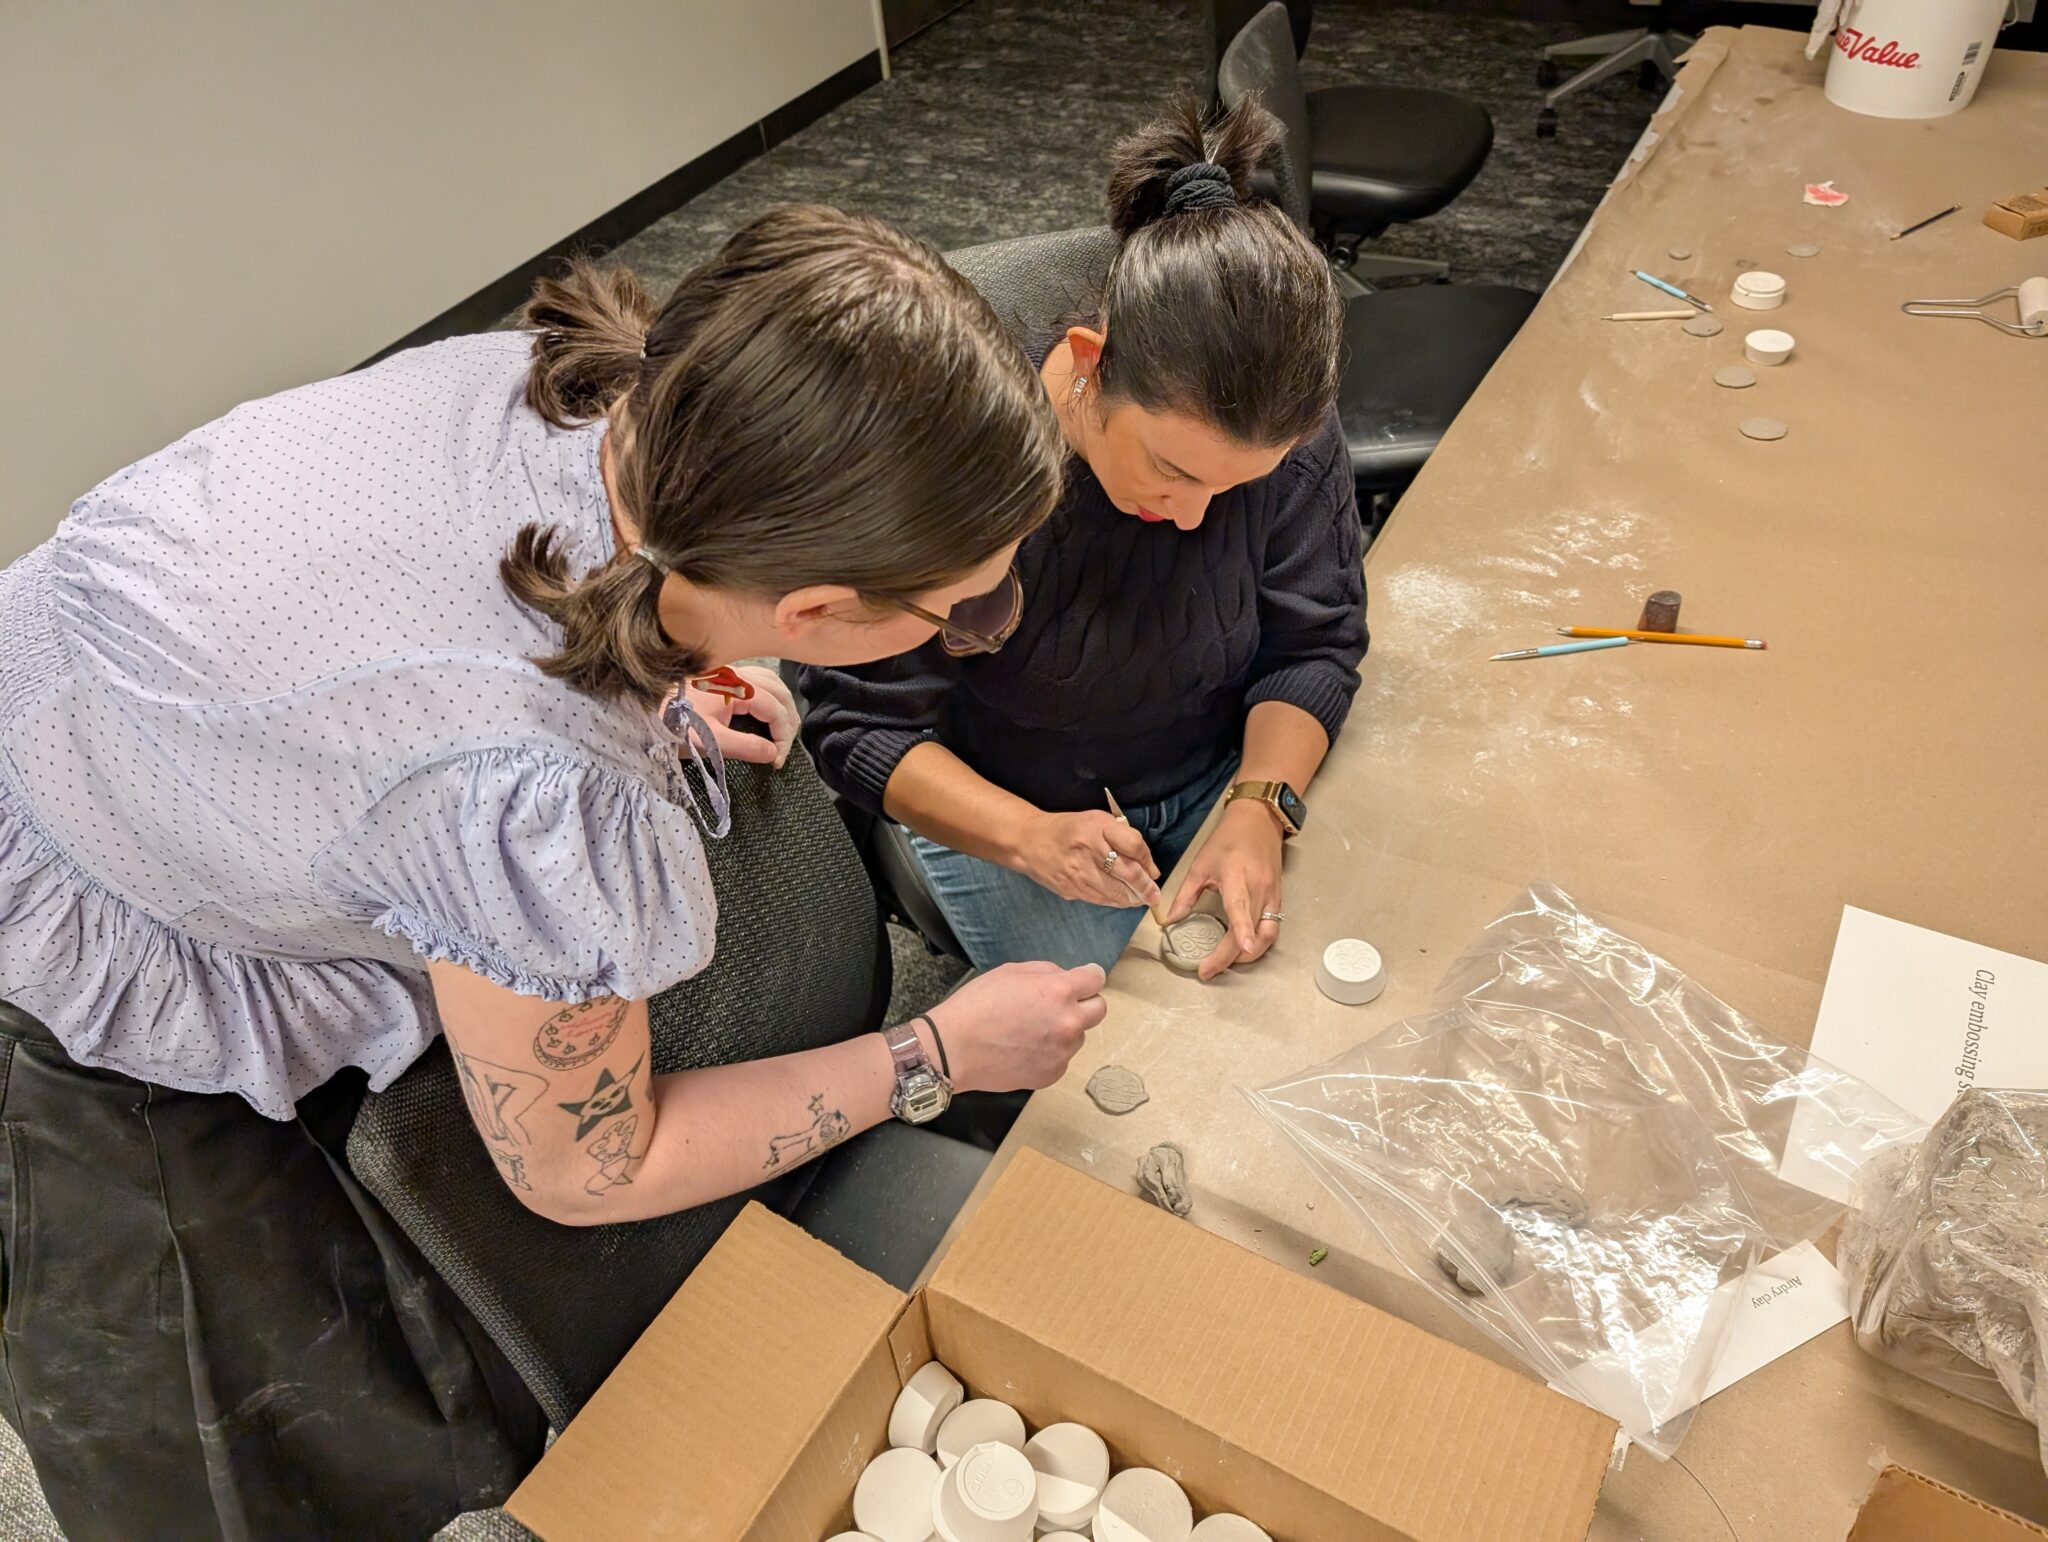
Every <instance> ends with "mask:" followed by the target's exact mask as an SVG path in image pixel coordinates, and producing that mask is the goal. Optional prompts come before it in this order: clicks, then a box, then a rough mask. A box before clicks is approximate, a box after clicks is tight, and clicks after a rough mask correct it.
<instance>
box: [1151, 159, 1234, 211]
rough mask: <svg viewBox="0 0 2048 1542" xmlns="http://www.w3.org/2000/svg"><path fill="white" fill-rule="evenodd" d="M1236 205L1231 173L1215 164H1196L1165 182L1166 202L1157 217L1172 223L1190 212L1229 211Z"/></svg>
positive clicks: (1182, 169) (1198, 162) (1183, 168)
mask: <svg viewBox="0 0 2048 1542" xmlns="http://www.w3.org/2000/svg"><path fill="white" fill-rule="evenodd" d="M1236 205H1237V190H1236V189H1235V188H1233V187H1232V186H1231V185H1230V173H1229V172H1227V171H1225V170H1224V169H1223V168H1222V167H1221V166H1218V165H1217V164H1216V163H1215V162H1214V161H1196V162H1195V163H1194V164H1193V165H1192V166H1183V167H1181V169H1180V170H1179V171H1176V172H1175V173H1174V174H1173V175H1172V176H1170V177H1168V178H1167V179H1166V202H1165V204H1164V206H1163V207H1162V208H1161V210H1160V213H1161V215H1162V216H1163V217H1165V218H1168V219H1171V218H1172V217H1173V216H1174V215H1176V214H1186V213H1187V212H1188V211H1189V210H1190V209H1229V208H1234V207H1236Z"/></svg>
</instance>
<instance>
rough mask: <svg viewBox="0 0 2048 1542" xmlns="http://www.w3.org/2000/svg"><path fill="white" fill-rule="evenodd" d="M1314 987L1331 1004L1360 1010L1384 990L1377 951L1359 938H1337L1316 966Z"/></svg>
mask: <svg viewBox="0 0 2048 1542" xmlns="http://www.w3.org/2000/svg"><path fill="white" fill-rule="evenodd" d="M1316 986H1317V988H1318V989H1320V990H1321V991H1322V993H1323V994H1324V995H1325V996H1328V997H1329V998H1330V999H1331V1000H1332V1001H1341V1002H1343V1003H1344V1005H1346V1006H1348V1007H1362V1006H1364V1005H1365V1004H1366V1003H1367V1002H1368V1001H1372V1000H1374V999H1375V998H1377V997H1378V995H1379V993H1380V992H1381V991H1383V990H1385V989H1386V988H1387V966H1386V964H1385V962H1384V961H1383V960H1382V959H1381V958H1380V950H1379V949H1378V948H1376V947H1374V946H1373V945H1372V944H1371V943H1369V942H1366V941H1365V940H1363V939H1362V938H1358V937H1339V938H1338V939H1337V940H1336V941H1335V942H1333V943H1331V944H1330V945H1329V946H1328V947H1327V948H1325V949H1323V956H1322V958H1321V959H1320V960H1319V961H1318V962H1317V964H1316Z"/></svg>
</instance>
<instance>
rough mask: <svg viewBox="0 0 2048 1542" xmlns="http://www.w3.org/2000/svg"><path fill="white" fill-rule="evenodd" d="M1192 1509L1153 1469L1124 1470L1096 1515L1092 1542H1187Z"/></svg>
mask: <svg viewBox="0 0 2048 1542" xmlns="http://www.w3.org/2000/svg"><path fill="white" fill-rule="evenodd" d="M1194 1534H1195V1507H1194V1506H1193V1505H1191V1504H1189V1503H1188V1496H1187V1495H1186V1494H1184V1493H1182V1492H1181V1486H1180V1485H1179V1484H1178V1483H1176V1482H1174V1481H1173V1479H1171V1478H1169V1477H1168V1476H1167V1475H1166V1474H1165V1473H1163V1472H1160V1471H1159V1470H1158V1469H1157V1468H1153V1467H1126V1468H1125V1469H1124V1470H1123V1471H1122V1472H1120V1473H1118V1474H1117V1475H1116V1476H1115V1477H1113V1478H1111V1479H1110V1480H1109V1487H1107V1488H1105V1489H1104V1490H1103V1491H1102V1504H1101V1507H1100V1508H1099V1509H1097V1510H1096V1512H1095V1542H1190V1539H1191V1538H1192V1537H1193V1536H1194Z"/></svg>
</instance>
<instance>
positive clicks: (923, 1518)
mask: <svg viewBox="0 0 2048 1542" xmlns="http://www.w3.org/2000/svg"><path fill="white" fill-rule="evenodd" d="M938 1481H939V1464H938V1463H937V1462H935V1461H933V1460H932V1459H931V1458H930V1457H928V1456H926V1455H925V1454H924V1453H923V1452H922V1451H913V1450H910V1449H909V1448H908V1447H905V1446H896V1447H893V1448H892V1449H890V1450H887V1451H884V1452H883V1453H882V1454H881V1455H880V1456H878V1457H876V1458H875V1459H874V1460H873V1461H872V1462H869V1463H868V1466H867V1471H866V1472H863V1473H862V1474H861V1475H860V1482H858V1483H856V1484H855V1485H854V1487H853V1523H854V1525H856V1526H858V1527H859V1528H860V1529H861V1531H862V1532H864V1533H865V1534H867V1535H868V1536H871V1537H873V1538H874V1539H875V1542H927V1539H928V1538H929V1537H930V1536H931V1534H932V1488H933V1486H934V1485H935V1484H936V1483H937V1482H938Z"/></svg>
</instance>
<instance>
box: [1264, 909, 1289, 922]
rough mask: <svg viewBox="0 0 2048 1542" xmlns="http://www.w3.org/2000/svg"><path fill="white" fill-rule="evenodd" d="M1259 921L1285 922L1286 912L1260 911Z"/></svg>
mask: <svg viewBox="0 0 2048 1542" xmlns="http://www.w3.org/2000/svg"><path fill="white" fill-rule="evenodd" d="M1259 919H1260V920H1261V921H1285V920H1286V919H1287V912H1286V911H1284V910H1262V911H1260V912H1259Z"/></svg>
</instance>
